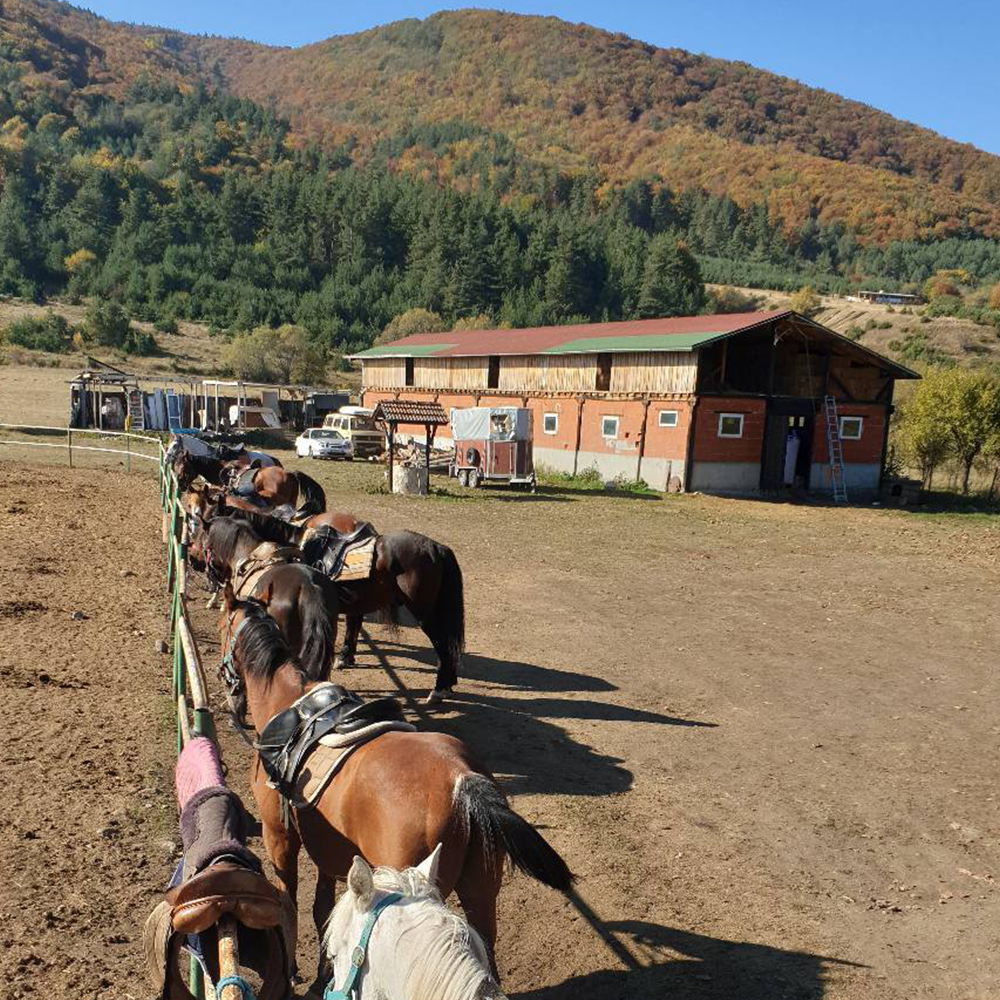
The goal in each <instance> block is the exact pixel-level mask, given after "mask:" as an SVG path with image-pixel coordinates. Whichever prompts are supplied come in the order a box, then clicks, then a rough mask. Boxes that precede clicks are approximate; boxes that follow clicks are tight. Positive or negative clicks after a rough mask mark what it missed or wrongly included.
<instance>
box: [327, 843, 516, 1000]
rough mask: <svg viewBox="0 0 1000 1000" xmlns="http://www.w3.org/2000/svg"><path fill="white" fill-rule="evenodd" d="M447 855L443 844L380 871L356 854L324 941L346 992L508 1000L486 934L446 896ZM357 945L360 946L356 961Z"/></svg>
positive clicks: (365, 997)
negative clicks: (405, 864)
mask: <svg viewBox="0 0 1000 1000" xmlns="http://www.w3.org/2000/svg"><path fill="white" fill-rule="evenodd" d="M440 859H441V845H440V844H438V846H437V847H435V848H434V853H433V854H431V855H429V856H428V857H427V858H425V859H424V860H423V861H421V862H420V864H419V865H417V866H416V867H414V868H407V869H405V870H404V871H397V870H396V869H395V868H377V869H376V870H375V871H374V872H373V871H372V870H371V868H370V867H369V866H368V864H367V863H366V862H365V860H364V858H361V857H356V858H355V859H354V863H353V864H352V865H351V870H350V871H349V872H348V874H347V891H346V892H345V893H344V894H343V895H342V896H341V897H340V899H339V900H338V902H337V905H336V907H334V910H333V914H332V915H331V917H330V922H329V923H328V924H327V927H326V933H325V934H324V936H323V945H322V948H323V953H324V954H325V956H326V959H327V961H328V963H329V966H328V968H329V970H330V972H331V974H332V979H331V981H330V985H331V986H332V987H334V988H339V995H347V996H351V995H352V990H353V991H354V993H353V995H354V996H355V997H356V998H357V1000H378V998H379V997H393V998H394V1000H506V997H505V996H504V994H503V993H502V992H501V990H500V986H499V984H498V983H497V982H496V980H494V978H493V974H492V971H491V968H490V964H489V961H490V959H489V953H488V952H487V950H486V946H485V944H483V940H482V938H481V937H480V936H479V935H478V934H477V933H476V932H475V931H474V930H473V929H472V928H471V927H470V926H469V925H468V923H467V922H466V921H464V920H463V919H462V918H461V917H460V916H459V915H458V914H457V913H454V912H453V911H452V910H450V909H449V908H448V907H447V906H446V905H445V904H444V901H443V900H442V899H441V894H440V893H439V892H438V890H437V885H436V882H437V876H438V867H439V864H440ZM366 930H367V935H366ZM356 948H360V949H361V953H360V954H359V955H358V956H357V957H358V960H357V961H354V960H353V959H354V955H355V949H356ZM341 984H343V985H341ZM334 995H335V996H336V995H338V994H334Z"/></svg>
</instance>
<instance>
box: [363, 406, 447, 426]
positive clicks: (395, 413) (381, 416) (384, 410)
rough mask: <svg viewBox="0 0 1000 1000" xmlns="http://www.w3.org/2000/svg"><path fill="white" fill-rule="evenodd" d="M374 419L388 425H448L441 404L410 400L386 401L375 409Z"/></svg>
mask: <svg viewBox="0 0 1000 1000" xmlns="http://www.w3.org/2000/svg"><path fill="white" fill-rule="evenodd" d="M372 417H373V419H375V420H381V421H383V422H384V423H387V424H427V425H431V426H434V427H440V426H441V425H443V424H446V423H448V418H447V416H445V412H444V409H443V408H442V406H441V404H440V403H426V402H417V401H415V400H409V399H384V400H382V402H381V403H379V404H378V406H376V407H375V412H374V414H373V415H372Z"/></svg>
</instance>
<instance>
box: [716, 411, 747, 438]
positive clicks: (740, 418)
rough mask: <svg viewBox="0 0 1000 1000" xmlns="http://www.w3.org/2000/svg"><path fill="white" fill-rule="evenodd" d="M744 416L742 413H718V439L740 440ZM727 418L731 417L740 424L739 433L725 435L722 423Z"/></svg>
mask: <svg viewBox="0 0 1000 1000" xmlns="http://www.w3.org/2000/svg"><path fill="white" fill-rule="evenodd" d="M745 416H746V414H744V413H720V414H719V437H720V438H741V437H743V425H744V419H743V418H744V417H745ZM727 417H732V418H733V419H734V420H738V421H739V422H740V429H739V431H738V432H737V433H736V434H727V433H726V432H725V431H724V430H723V429H722V421H723V420H725V419H726V418H727Z"/></svg>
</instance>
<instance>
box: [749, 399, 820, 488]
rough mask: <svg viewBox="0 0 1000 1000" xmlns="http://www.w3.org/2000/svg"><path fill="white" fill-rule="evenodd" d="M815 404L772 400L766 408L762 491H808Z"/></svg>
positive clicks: (761, 472)
mask: <svg viewBox="0 0 1000 1000" xmlns="http://www.w3.org/2000/svg"><path fill="white" fill-rule="evenodd" d="M815 422H816V403H815V401H814V400H812V399H771V400H769V401H768V406H767V421H766V425H765V428H764V447H763V452H762V454H761V463H760V488H761V490H763V491H764V492H772V493H773V492H778V491H780V490H783V489H787V488H789V487H799V488H801V489H808V488H809V472H810V469H811V468H812V440H813V428H814V426H815Z"/></svg>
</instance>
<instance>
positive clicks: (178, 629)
mask: <svg viewBox="0 0 1000 1000" xmlns="http://www.w3.org/2000/svg"><path fill="white" fill-rule="evenodd" d="M134 436H136V435H133V437H134ZM145 440H150V439H149V438H145ZM152 440H155V441H156V442H157V445H158V455H157V456H156V457H157V459H158V466H157V468H158V471H159V485H160V506H161V509H162V512H163V523H162V530H163V541H164V544H165V545H166V547H167V590H168V592H169V593H170V638H171V646H172V650H171V652H172V653H173V683H172V688H171V691H172V694H173V701H174V704H175V705H176V707H177V751H178V753H180V751H181V750H182V749H183V747H184V744H185V743H187V741H188V740H189V739H191V738H192V737H195V736H206V737H208V738H209V739H210V740H212V741H213V742H215V743H216V745H218V739H217V736H216V729H215V719H214V716H213V714H212V708H211V705H210V704H209V697H208V683H207V680H206V677H205V670H204V667H203V665H202V662H201V654H200V653H199V651H198V643H197V642H196V641H195V637H194V632H193V631H192V629H191V621H190V618H189V616H188V608H187V547H188V540H189V539H188V519H187V517H186V516H185V512H184V508H183V506H182V505H181V499H180V490H179V488H178V485H177V477H176V476H175V475H174V472H173V469H171V468H170V466H169V465H168V464H167V462H166V452H165V450H164V448H163V443H162V442H161V441H160V440H159V439H158V438H153V439H152ZM143 457H147V456H143ZM220 757H221V754H220ZM218 942H219V972H220V977H223V978H224V977H235V976H237V975H238V972H239V951H238V948H237V926H236V922H235V921H234V920H233V918H232V917H231V916H225V917H223V918H222V919H221V920H220V921H219V923H218ZM189 988H190V990H191V992H192V993H193V994H194V996H195V997H204V996H205V979H204V974H203V972H202V967H201V965H200V964H199V963H198V961H197V959H195V958H194V956H192V957H191V966H190V973H189ZM217 1000H243V998H242V995H241V991H240V989H239V987H238V986H237V985H236V984H235V983H229V984H227V985H226V986H224V987H223V989H222V991H221V994H220V995H219V997H217Z"/></svg>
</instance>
